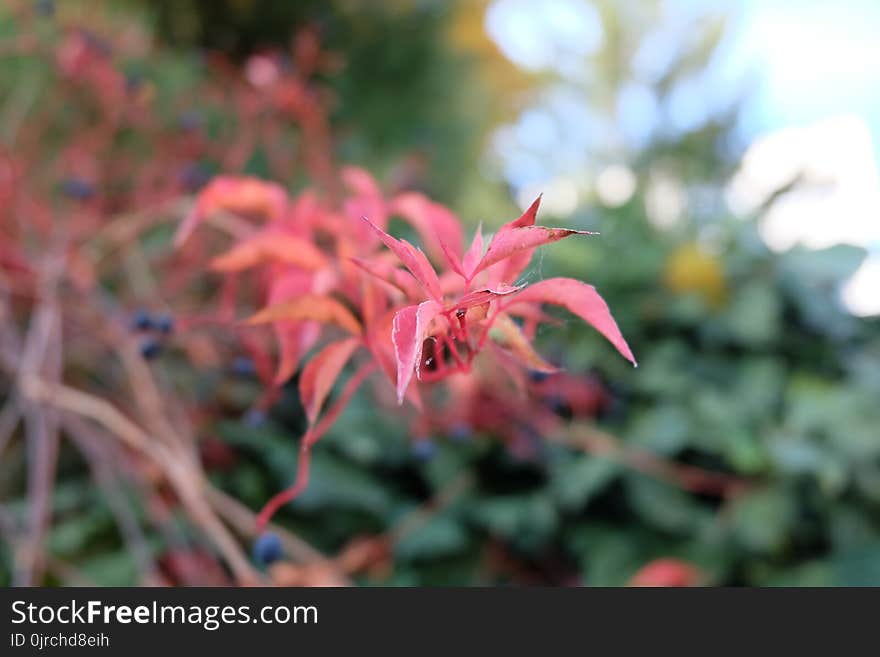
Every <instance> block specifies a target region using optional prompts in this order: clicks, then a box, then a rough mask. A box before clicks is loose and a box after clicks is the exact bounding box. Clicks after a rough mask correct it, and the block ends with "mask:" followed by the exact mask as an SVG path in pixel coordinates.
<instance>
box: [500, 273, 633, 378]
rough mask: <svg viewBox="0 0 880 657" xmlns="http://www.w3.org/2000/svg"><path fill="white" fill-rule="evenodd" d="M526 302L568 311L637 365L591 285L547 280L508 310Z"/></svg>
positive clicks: (518, 297)
mask: <svg viewBox="0 0 880 657" xmlns="http://www.w3.org/2000/svg"><path fill="white" fill-rule="evenodd" d="M525 302H533V303H552V304H555V305H557V306H563V307H564V308H567V309H568V310H569V311H571V312H572V313H574V314H575V315H577V316H578V317H580V318H581V319H582V320H584V321H585V322H587V323H588V324H590V325H591V326H593V327H594V328H595V329H596V330H597V331H599V333H601V334H602V335H604V336H605V337H606V338H607V339H608V340H609V341H610V342H611V344H613V345H614V346H615V347H616V348H617V351H619V352H620V353H621V354H622V355H623V357H624V358H626V359H627V360H628V361H630V362H631V363H632V364H633V365H636V359H635V358H634V357H633V354H632V351H630V348H629V345H627V344H626V340H624V339H623V336H622V335H621V333H620V329H619V328H617V322H615V321H614V318H613V317H612V316H611V311H610V310H609V309H608V305H607V304H606V303H605V301H604V300H603V299H602V297H600V296H599V293H598V292H596V289H595V288H594V287H593V286H592V285H587V284H586V283H581V282H580V281H577V280H575V279H573V278H548V279H547V280H544V281H540V282H538V283H535V284H534V285H530V286H529V287H527V288H525V289H524V290H523V291H522V292H520V293H519V294H517V295H516V296H515V297H514V298H513V300H512V301H511V302H510V303H509V304H508V306H509V305H513V304H518V303H525Z"/></svg>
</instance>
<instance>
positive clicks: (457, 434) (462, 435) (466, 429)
mask: <svg viewBox="0 0 880 657" xmlns="http://www.w3.org/2000/svg"><path fill="white" fill-rule="evenodd" d="M473 434H474V430H473V429H472V428H471V425H469V424H468V423H467V422H456V423H455V424H453V425H452V427H451V428H450V429H449V437H450V438H452V439H453V440H454V441H455V442H457V443H463V442H465V441H466V440H470V439H471V437H472V436H473Z"/></svg>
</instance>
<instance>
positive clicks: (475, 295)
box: [454, 285, 522, 310]
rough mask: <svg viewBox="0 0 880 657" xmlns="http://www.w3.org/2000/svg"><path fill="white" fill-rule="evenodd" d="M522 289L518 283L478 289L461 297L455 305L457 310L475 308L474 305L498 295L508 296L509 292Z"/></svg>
mask: <svg viewBox="0 0 880 657" xmlns="http://www.w3.org/2000/svg"><path fill="white" fill-rule="evenodd" d="M521 289H522V287H521V286H516V285H499V286H498V287H496V288H495V289H485V290H476V291H475V292H469V293H467V294H465V295H464V296H463V297H461V298H460V299H459V300H458V301H456V302H455V306H454V307H455V309H456V310H458V309H463V310H467V309H468V308H473V307H474V306H481V305H483V304H484V303H489V302H490V301H492V300H493V299H496V298H498V297H502V296H507V295H508V294H513V293H514V292H519V291H520V290H521Z"/></svg>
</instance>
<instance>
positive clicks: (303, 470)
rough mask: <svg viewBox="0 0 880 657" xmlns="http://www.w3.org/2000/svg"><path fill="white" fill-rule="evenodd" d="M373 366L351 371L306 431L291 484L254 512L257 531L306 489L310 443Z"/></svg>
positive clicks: (331, 420) (310, 453)
mask: <svg viewBox="0 0 880 657" xmlns="http://www.w3.org/2000/svg"><path fill="white" fill-rule="evenodd" d="M375 369H376V364H375V363H374V362H373V361H368V362H366V363H364V364H363V365H361V366H360V368H358V369H357V371H355V373H354V374H352V376H351V378H350V379H349V380H348V382H347V383H346V384H345V387H344V388H343V389H342V392H341V393H340V395H339V399H337V400H336V401H335V402H334V403H333V406H331V407H330V410H328V411H327V413H325V414H324V417H323V418H321V421H320V422H318V423H317V424H315V425H314V426H313V427H310V428H309V429H308V431H306V433H305V435H304V436H303V438H302V442H301V443H300V446H299V461H298V463H297V464H296V480H295V481H294V482H293V485H292V486H290V487H289V488H286V489H285V490H283V491H281V492H280V493H278V494H277V495H275V496H274V497H272V498H271V499H270V500H269V501H268V502H266V504H265V506H264V507H263V508H262V509H261V510H260V513H259V515H257V532H262V531H263V530H264V529H265V527H266V524H267V523H268V522H269V521H270V520H271V519H272V516H273V515H275V512H276V511H278V509H279V508H281V507H282V506H283V505H285V504H287V503H288V502H290V501H292V500H294V499H296V497H297V496H298V495H299V494H300V493H302V492H303V491H304V490H305V489H306V486H308V485H309V465H310V463H311V459H312V445H314V444H315V443H316V442H318V440H320V439H321V437H322V436H323V435H324V434H325V433H327V431H328V430H329V429H330V427H332V426H333V423H334V422H336V420H337V419H339V416H340V415H341V414H342V411H344V410H345V407H346V406H348V403H349V402H350V401H351V398H352V397H353V396H354V393H355V392H357V389H358V388H359V387H360V385H361V383H363V382H364V380H365V379H366V378H367V377H368V376H370V374H372V373H373V371H374V370H375Z"/></svg>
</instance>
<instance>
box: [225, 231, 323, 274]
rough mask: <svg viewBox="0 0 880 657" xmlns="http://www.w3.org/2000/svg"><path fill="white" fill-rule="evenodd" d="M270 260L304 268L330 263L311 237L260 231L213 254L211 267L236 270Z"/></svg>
mask: <svg viewBox="0 0 880 657" xmlns="http://www.w3.org/2000/svg"><path fill="white" fill-rule="evenodd" d="M268 261H277V262H283V263H285V264H288V265H296V266H298V267H302V268H303V269H321V268H322V267H324V266H325V265H326V264H327V259H326V257H325V256H324V254H323V253H322V252H321V250H320V249H318V247H316V246H315V245H314V244H312V243H311V242H309V241H308V240H304V239H302V238H300V237H295V236H293V235H285V234H279V233H260V234H258V235H256V236H254V237H252V238H250V239H247V240H245V241H243V242H240V243H239V244H236V245H235V246H234V247H232V248H231V249H230V250H229V251H227V252H226V253H224V254H222V255H219V256H217V257H216V258H214V259H213V260H212V261H211V264H210V267H211V269H213V270H215V271H223V272H237V271H242V270H244V269H248V268H250V267H254V266H256V265H260V264H263V263H265V262H268Z"/></svg>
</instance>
